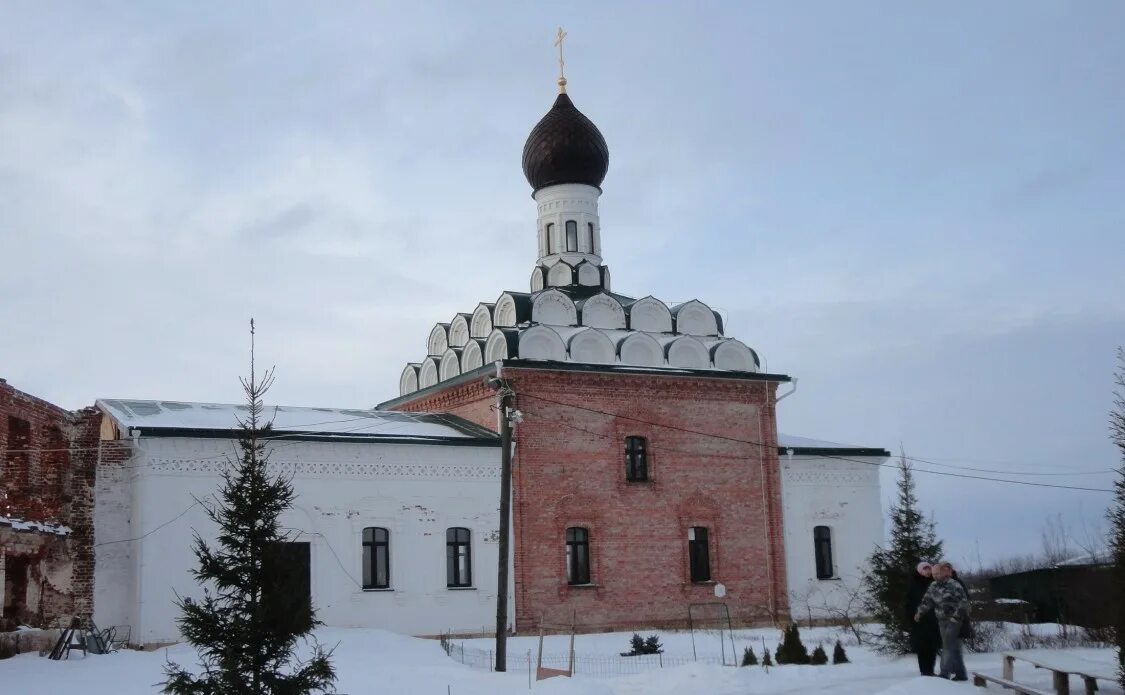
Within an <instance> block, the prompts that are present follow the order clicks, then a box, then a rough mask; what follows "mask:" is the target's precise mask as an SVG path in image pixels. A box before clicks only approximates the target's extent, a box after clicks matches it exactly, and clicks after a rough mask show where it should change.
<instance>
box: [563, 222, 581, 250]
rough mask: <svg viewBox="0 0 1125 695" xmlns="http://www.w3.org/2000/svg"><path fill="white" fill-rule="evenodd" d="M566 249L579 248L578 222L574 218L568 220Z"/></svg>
mask: <svg viewBox="0 0 1125 695" xmlns="http://www.w3.org/2000/svg"><path fill="white" fill-rule="evenodd" d="M566 250H567V251H577V250H578V223H577V222H575V221H574V220H567V221H566Z"/></svg>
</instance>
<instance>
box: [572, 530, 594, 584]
mask: <svg viewBox="0 0 1125 695" xmlns="http://www.w3.org/2000/svg"><path fill="white" fill-rule="evenodd" d="M566 583H567V584H589V583H590V532H589V531H587V530H586V529H584V528H568V529H567V530H566Z"/></svg>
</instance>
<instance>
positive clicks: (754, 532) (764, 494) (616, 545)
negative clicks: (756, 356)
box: [400, 368, 785, 632]
mask: <svg viewBox="0 0 1125 695" xmlns="http://www.w3.org/2000/svg"><path fill="white" fill-rule="evenodd" d="M503 376H504V378H505V379H506V380H508V381H509V383H511V384H512V386H513V389H514V391H515V393H516V407H517V408H518V409H519V410H520V411H522V412H523V414H524V420H523V423H521V424H519V425H517V426H516V430H515V442H516V450H515V459H514V469H513V470H514V476H515V480H514V500H513V502H514V507H513V509H514V512H513V515H514V520H515V528H514V535H515V549H516V550H515V558H516V560H515V567H514V573H513V577H514V579H515V586H516V616H517V629H518V630H519V631H520V632H526V631H530V630H535V629H537V628H538V627H539V626H540V625H541V624H542V625H545V626H547V627H548V628H549V627H561V626H565V625H570V624H571V621H572V620H574V619H576V620H577V623H578V627H579V628H580V629H586V630H599V629H630V628H634V627H637V628H639V627H661V626H668V627H676V626H681V625H683V624H684V623H686V620H687V612H688V604H691V603H706V602H714V601H717V600H722V601H724V602H725V603H726V604H727V606H728V608H729V609H730V612H731V617H732V619H733V620H734V621H735V622H738V623H755V622H773V620H774V616H776V615H779V614H784V612H785V566H784V549H783V546H782V542H783V541H782V538H783V534H782V527H781V523H782V522H781V484H780V474H779V468H778V461H777V453H776V452H777V446H776V440H777V430H776V421H775V411H774V398H775V389H776V384H775V383H770V382H757V381H747V380H744V379H717V378H691V377H680V376H656V375H644V374H626V373H609V372H606V373H596V372H575V371H551V370H547V369H529V368H506V369H505V371H504V375H503ZM493 403H495V395H494V394H493V393H492V392H491V390H489V389H487V387H485V386H483V385H471V384H462V385H459V386H452V387H450V388H449V389H444V390H442V391H441V392H439V393H435V394H428V395H426V396H423V397H421V398H419V399H417V400H416V401H413V402H410V403H408V404H406V405H403V406H400V407H401V408H402V409H404V410H413V411H419V410H428V411H447V412H453V413H456V414H458V415H461V416H463V417H466V418H468V419H471V420H474V421H475V422H478V423H479V424H483V425H488V426H491V427H495V413H494V411H493V410H492V409H491V406H492V404H493ZM573 406H577V407H573ZM592 411H602V412H592ZM603 412H604V413H610V414H611V415H604V414H602V413H603ZM488 418H491V421H489V420H488ZM646 423H655V424H646ZM661 425H670V426H671V427H663V426H661ZM700 433H702V434H700ZM630 435H639V436H643V437H646V438H647V440H648V446H649V477H650V482H646V483H628V482H626V481H625V475H624V440H625V437H626V436H630ZM732 440H742V441H732ZM743 442H753V443H751V444H748V443H743ZM570 526H581V527H585V528H587V529H589V532H590V555H591V557H590V562H591V581H592V584H593V586H590V587H571V586H568V585H567V583H566V569H565V559H564V558H565V540H564V539H565V530H566V528H567V527H570ZM691 526H705V527H707V528H708V529H709V534H710V555H711V575H712V579H713V580H714V581H715V582H718V583H722V584H723V585H724V586H725V587H726V591H727V595H726V596H725V597H724V598H723V599H717V598H715V595H714V584H693V583H692V582H691V581H690V575H689V564H688V557H687V530H688V528H689V527H691ZM575 616H577V617H576V618H575Z"/></svg>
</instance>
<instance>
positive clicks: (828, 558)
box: [813, 526, 835, 579]
mask: <svg viewBox="0 0 1125 695" xmlns="http://www.w3.org/2000/svg"><path fill="white" fill-rule="evenodd" d="M813 551H814V552H815V553H816V578H817V579H831V578H832V577H834V576H835V572H834V571H833V569H832V529H830V528H828V527H827V526H817V527H816V528H814V529H813Z"/></svg>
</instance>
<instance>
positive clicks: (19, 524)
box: [0, 516, 70, 536]
mask: <svg viewBox="0 0 1125 695" xmlns="http://www.w3.org/2000/svg"><path fill="white" fill-rule="evenodd" d="M0 526H10V527H11V528H12V530H14V531H42V532H44V533H53V534H55V535H57V536H66V535H68V534H69V533H70V527H69V526H63V525H61V524H52V523H50V522H49V521H24V520H23V519H13V518H11V517H7V516H0Z"/></svg>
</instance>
